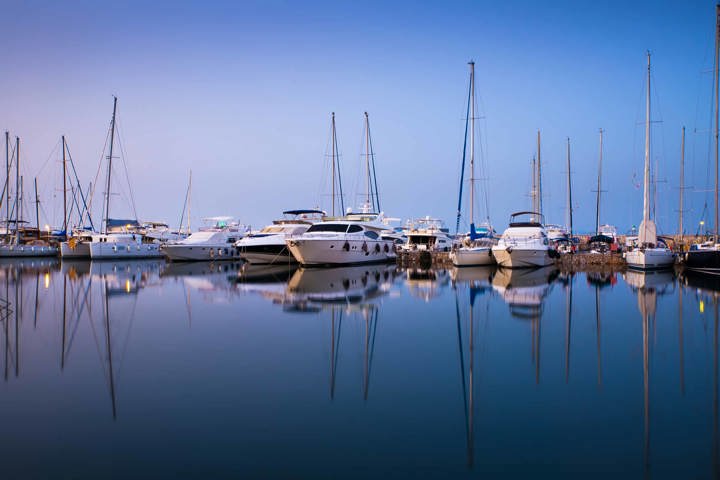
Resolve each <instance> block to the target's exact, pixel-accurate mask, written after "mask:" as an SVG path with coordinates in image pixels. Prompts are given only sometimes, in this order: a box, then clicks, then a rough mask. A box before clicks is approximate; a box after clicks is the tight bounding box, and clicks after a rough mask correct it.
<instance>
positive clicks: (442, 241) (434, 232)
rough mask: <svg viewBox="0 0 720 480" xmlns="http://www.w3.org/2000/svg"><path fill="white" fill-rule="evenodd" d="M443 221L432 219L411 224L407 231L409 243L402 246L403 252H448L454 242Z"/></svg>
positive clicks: (419, 220)
mask: <svg viewBox="0 0 720 480" xmlns="http://www.w3.org/2000/svg"><path fill="white" fill-rule="evenodd" d="M448 232H449V231H448V229H447V228H446V227H445V225H444V224H443V222H442V220H439V219H436V218H430V217H429V216H426V217H424V218H420V219H417V220H415V221H413V222H409V224H408V225H407V228H406V229H405V235H406V236H407V241H406V242H405V243H404V244H403V245H401V246H400V249H401V250H403V251H414V250H425V251H429V252H448V251H450V249H451V248H452V243H453V240H452V238H451V237H450V234H449V233H448Z"/></svg>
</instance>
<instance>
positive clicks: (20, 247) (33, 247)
mask: <svg viewBox="0 0 720 480" xmlns="http://www.w3.org/2000/svg"><path fill="white" fill-rule="evenodd" d="M9 150H10V140H9V133H8V132H5V154H6V164H7V165H8V168H7V178H6V184H5V188H6V191H8V192H9V185H10V167H9V165H10V159H9ZM14 157H15V207H14V213H15V219H14V220H10V213H8V218H7V223H6V225H7V239H6V242H5V243H3V244H0V258H2V257H54V256H56V255H57V253H58V249H57V247H56V246H53V245H49V244H47V243H46V242H44V241H42V240H40V227H39V225H38V227H37V239H36V240H31V241H29V242H26V241H24V240H23V238H22V236H21V232H20V224H21V223H25V222H23V220H22V214H21V212H22V210H21V208H20V207H21V203H22V197H21V195H20V192H21V191H22V187H21V179H22V177H21V176H20V138H19V137H15V155H14ZM7 201H8V212H10V210H9V207H10V205H9V195H8V200H7ZM35 205H36V209H35V211H36V216H37V217H38V218H37V222H38V224H39V223H40V220H39V213H38V212H39V209H38V208H37V206H38V196H37V179H36V180H35ZM10 223H14V224H15V232H14V234H11V232H10Z"/></svg>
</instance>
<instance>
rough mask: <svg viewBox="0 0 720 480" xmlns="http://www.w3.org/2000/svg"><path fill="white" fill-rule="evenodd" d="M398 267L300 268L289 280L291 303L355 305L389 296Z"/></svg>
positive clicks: (381, 265)
mask: <svg viewBox="0 0 720 480" xmlns="http://www.w3.org/2000/svg"><path fill="white" fill-rule="evenodd" d="M396 275H397V268H396V267H395V266H394V265H391V266H390V265H383V264H380V265H359V266H355V267H341V268H323V269H320V268H300V269H298V270H297V271H296V272H295V273H294V274H293V276H292V277H291V278H290V280H289V281H288V285H287V294H288V299H289V300H290V301H292V302H300V303H312V304H323V303H339V304H355V303H360V302H369V301H372V300H374V299H375V298H378V297H382V296H383V295H386V294H387V293H388V292H389V290H390V286H391V285H392V283H393V281H394V279H395V276H396Z"/></svg>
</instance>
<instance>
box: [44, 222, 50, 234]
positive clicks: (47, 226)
mask: <svg viewBox="0 0 720 480" xmlns="http://www.w3.org/2000/svg"><path fill="white" fill-rule="evenodd" d="M45 230H47V232H48V233H50V225H48V224H47V223H46V224H45Z"/></svg>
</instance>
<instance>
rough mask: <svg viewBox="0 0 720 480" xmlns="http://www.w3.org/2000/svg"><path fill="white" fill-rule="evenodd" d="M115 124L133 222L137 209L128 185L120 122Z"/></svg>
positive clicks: (128, 178)
mask: <svg viewBox="0 0 720 480" xmlns="http://www.w3.org/2000/svg"><path fill="white" fill-rule="evenodd" d="M115 122H116V129H117V137H118V146H119V147H120V155H121V156H120V160H122V164H123V167H124V169H125V180H126V181H127V187H128V190H129V191H130V202H131V203H130V204H131V205H132V210H133V215H135V220H137V218H138V214H137V207H136V206H135V195H134V194H133V190H132V185H131V184H130V173H129V171H128V166H127V162H126V161H125V157H126V156H127V155H126V154H125V147H123V142H122V133H121V128H120V122H118V121H117V119H116V120H115Z"/></svg>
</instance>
